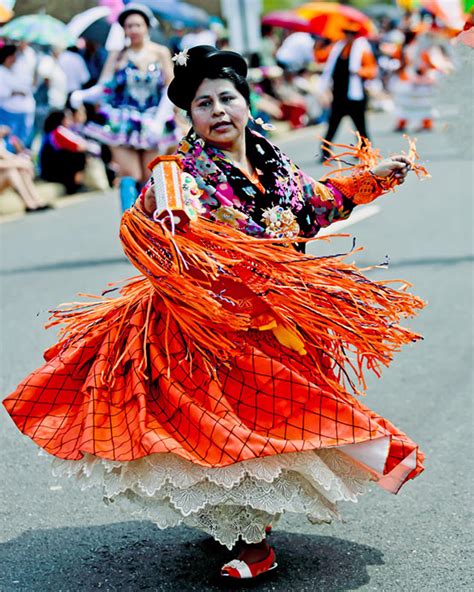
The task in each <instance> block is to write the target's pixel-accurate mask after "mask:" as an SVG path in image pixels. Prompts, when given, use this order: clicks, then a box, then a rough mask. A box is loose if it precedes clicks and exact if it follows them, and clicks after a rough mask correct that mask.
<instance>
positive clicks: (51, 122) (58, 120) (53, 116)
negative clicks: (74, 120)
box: [43, 109, 66, 134]
mask: <svg viewBox="0 0 474 592" xmlns="http://www.w3.org/2000/svg"><path fill="white" fill-rule="evenodd" d="M65 117H66V111H65V110H61V109H56V110H54V111H51V112H50V113H49V114H48V116H47V117H46V119H45V120H44V124H43V130H44V133H45V134H49V133H50V132H52V131H54V130H55V129H56V128H57V127H59V126H60V125H62V123H63V120H64V118H65Z"/></svg>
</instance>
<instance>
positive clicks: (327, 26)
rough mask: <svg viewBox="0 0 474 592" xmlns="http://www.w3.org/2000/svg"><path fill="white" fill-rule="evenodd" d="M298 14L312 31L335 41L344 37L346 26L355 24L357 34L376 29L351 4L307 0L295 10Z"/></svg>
mask: <svg viewBox="0 0 474 592" xmlns="http://www.w3.org/2000/svg"><path fill="white" fill-rule="evenodd" d="M295 12H296V14H297V15H298V16H301V17H302V18H304V19H307V20H308V21H309V30H310V31H311V32H312V33H315V34H317V35H321V36H322V37H327V38H328V39H331V40H332V41H337V40H339V39H342V38H343V37H344V32H343V30H344V29H345V28H346V27H351V28H353V27H354V25H355V26H357V29H358V31H357V32H358V34H359V35H363V36H365V37H368V36H370V35H374V34H375V33H376V32H377V29H376V27H375V25H374V23H373V22H372V21H371V20H370V19H369V17H368V16H367V15H366V14H364V13H362V12H360V10H357V9H355V8H352V7H351V6H345V5H343V4H336V3H328V2H308V3H307V4H303V5H302V6H300V7H299V8H297V9H296V10H295Z"/></svg>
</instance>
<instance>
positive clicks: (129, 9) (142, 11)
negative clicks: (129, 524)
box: [118, 2, 158, 28]
mask: <svg viewBox="0 0 474 592" xmlns="http://www.w3.org/2000/svg"><path fill="white" fill-rule="evenodd" d="M131 14H139V15H141V16H142V17H143V18H144V19H145V22H146V24H147V26H148V27H151V28H154V27H156V26H157V25H158V21H157V20H156V18H155V17H154V16H153V13H152V11H151V10H150V9H149V8H148V6H145V5H144V4H139V3H138V2H130V3H129V4H127V6H126V7H125V8H124V9H123V10H122V11H121V12H120V14H119V15H118V22H119V24H120V25H121V26H122V27H123V26H124V24H125V19H126V18H127V16H130V15H131Z"/></svg>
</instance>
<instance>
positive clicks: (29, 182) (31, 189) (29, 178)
mask: <svg viewBox="0 0 474 592" xmlns="http://www.w3.org/2000/svg"><path fill="white" fill-rule="evenodd" d="M21 178H22V181H23V183H24V185H25V187H26V190H27V191H28V193H29V195H30V196H31V197H32V198H33V200H34V201H35V202H36V204H37V206H36V207H38V205H39V206H40V207H41V206H44V205H45V203H44V201H43V200H42V199H41V198H40V196H39V195H38V192H37V191H36V187H35V184H34V182H33V173H32V172H31V173H30V174H26V175H22V176H21Z"/></svg>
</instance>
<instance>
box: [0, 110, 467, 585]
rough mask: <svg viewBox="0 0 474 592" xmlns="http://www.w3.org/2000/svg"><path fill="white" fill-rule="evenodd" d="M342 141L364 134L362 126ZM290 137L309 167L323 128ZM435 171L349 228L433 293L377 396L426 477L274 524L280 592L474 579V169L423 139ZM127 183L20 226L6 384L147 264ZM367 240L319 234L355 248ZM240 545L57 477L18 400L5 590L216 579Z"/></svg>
mask: <svg viewBox="0 0 474 592" xmlns="http://www.w3.org/2000/svg"><path fill="white" fill-rule="evenodd" d="M371 123H372V130H373V138H374V141H375V144H376V145H377V146H380V147H381V148H382V151H383V152H386V153H388V152H390V151H392V152H393V151H397V150H399V149H400V148H401V147H404V146H405V142H404V140H403V139H402V138H400V137H399V136H396V135H394V134H392V133H391V132H390V131H389V125H390V122H389V121H388V119H387V118H386V117H384V116H374V117H372V120H371ZM338 139H340V140H349V139H350V137H349V135H348V134H347V131H346V132H344V133H343V134H341V135H340V137H339V138H338ZM279 144H280V145H281V146H282V148H283V149H284V150H285V151H287V152H288V153H289V154H290V155H291V156H292V157H294V158H295V159H296V161H297V162H299V163H300V164H301V165H302V167H303V168H304V169H305V170H307V171H308V172H309V173H311V174H313V175H315V176H317V175H320V174H321V172H322V169H321V167H319V166H317V165H315V158H314V156H315V154H316V152H317V149H318V148H317V141H316V139H315V137H314V131H311V132H309V131H305V132H302V133H301V132H298V133H295V134H294V135H292V136H290V138H289V139H287V140H284V141H280V142H279ZM419 151H420V154H421V155H422V158H423V160H424V161H426V162H427V166H428V168H429V169H430V172H431V174H432V179H431V180H428V181H424V182H418V181H417V180H416V179H415V178H412V179H410V180H409V181H408V182H407V183H406V184H405V185H404V186H403V187H402V188H401V189H400V190H399V191H398V192H397V194H396V195H394V194H391V195H387V196H385V197H383V198H381V199H380V200H379V202H378V205H379V206H380V210H379V211H378V213H376V214H375V215H374V216H371V217H369V218H367V219H365V220H362V221H360V222H358V223H356V224H354V225H352V226H351V227H349V228H347V231H348V232H351V233H352V234H353V235H354V236H355V237H356V238H357V244H358V245H364V246H365V250H364V251H363V252H362V253H358V254H357V256H356V257H355V259H356V260H357V262H358V263H359V264H360V265H361V266H365V265H372V264H376V263H379V262H381V261H382V260H383V259H384V257H385V255H389V256H390V260H391V264H390V267H389V269H388V270H377V271H375V272H374V271H372V272H369V273H370V274H371V277H379V278H399V277H401V278H404V279H406V280H408V281H410V282H412V283H413V290H414V291H415V292H416V293H417V294H418V295H420V296H421V297H423V298H424V299H426V301H427V302H428V305H427V307H426V309H425V310H424V311H422V313H421V314H420V315H419V317H418V318H416V319H414V320H412V321H410V325H411V326H412V327H414V328H415V329H416V330H418V331H420V332H421V333H423V335H424V336H425V340H424V341H423V342H420V343H418V344H415V345H413V346H410V347H406V348H405V349H404V350H403V352H402V353H401V354H400V355H399V356H398V357H397V359H396V361H395V363H394V364H393V365H392V366H391V367H390V368H389V369H388V370H387V371H386V372H385V373H384V375H383V377H382V379H381V380H377V379H373V380H370V383H369V394H368V397H367V399H366V402H367V404H369V405H370V406H371V407H373V408H374V409H375V410H377V411H378V412H380V413H382V414H384V415H386V416H387V417H388V418H390V419H391V420H392V421H393V423H395V424H396V425H399V426H400V427H402V428H403V429H404V430H405V431H406V432H407V433H408V434H409V435H410V436H411V437H412V438H413V439H415V440H416V441H418V442H419V443H420V445H421V447H422V449H423V450H424V452H425V453H426V456H427V460H426V471H425V472H424V473H423V474H422V475H421V476H420V477H419V478H418V479H416V480H415V481H414V482H410V483H408V484H407V485H405V487H404V488H403V489H402V491H401V492H400V493H399V494H398V495H397V496H391V495H389V494H387V493H385V492H384V491H381V490H379V489H377V488H376V486H374V487H373V488H372V492H371V493H370V494H369V495H367V496H364V497H363V498H361V500H360V501H359V503H358V504H346V505H345V506H344V507H342V513H343V515H344V522H343V523H339V524H333V525H328V526H312V525H310V524H309V523H307V522H306V521H304V520H302V519H301V518H299V517H294V516H289V517H285V518H284V520H282V521H281V523H280V525H279V527H278V528H277V529H276V530H275V532H274V533H273V534H272V535H271V537H272V544H274V546H275V548H276V549H277V553H278V561H279V564H280V569H279V571H277V572H276V573H275V574H274V577H273V578H272V579H271V580H268V581H265V582H261V583H259V584H258V585H257V586H255V588H256V589H258V590H262V591H275V592H288V591H290V592H310V591H311V592H313V591H315V592H316V591H321V592H340V591H345V590H361V591H362V590H363V591H369V590H377V591H390V592H392V591H397V592H398V591H415V592H425V591H435V590H436V591H438V590H441V591H459V590H468V589H469V590H472V570H471V565H470V564H471V559H470V550H471V549H472V516H471V513H470V509H471V508H472V498H471V495H470V491H471V490H472V474H473V466H472V465H473V463H472V444H473V441H472V403H471V395H472V392H473V372H472V366H473V364H472V361H473V359H472V342H473V316H472V302H473V271H472V260H473V259H472V247H473V240H472V238H473V234H472V221H473V218H472V198H473V168H472V163H470V162H468V161H466V160H462V158H461V157H460V156H459V155H458V154H457V151H456V147H455V146H452V145H448V143H447V141H446V138H445V137H444V136H443V135H442V134H441V133H436V134H430V135H424V136H422V137H420V141H419ZM117 202H118V200H117V198H116V196H115V195H113V194H112V193H111V194H110V195H103V196H98V197H95V198H94V199H88V200H82V201H81V200H75V201H74V200H72V201H71V203H70V205H68V207H64V208H61V209H58V210H56V211H53V212H45V213H43V214H38V215H36V216H30V217H26V218H24V219H21V220H17V221H13V222H10V223H6V224H2V225H1V226H0V233H1V237H2V238H1V260H2V270H3V271H2V278H1V305H2V317H1V324H2V334H1V352H0V354H1V357H0V359H1V365H2V387H1V393H2V395H6V394H8V393H9V392H10V391H11V390H12V389H13V388H14V387H15V385H16V384H17V383H18V382H19V381H20V380H21V378H22V377H23V376H25V375H26V374H27V373H28V372H30V371H31V370H33V369H34V368H35V367H37V366H39V365H40V363H41V352H42V350H43V349H44V348H45V347H47V346H48V345H49V344H51V343H53V342H54V339H55V334H54V331H50V332H45V331H43V328H42V325H43V324H44V322H45V321H46V319H47V316H48V315H47V311H48V309H49V308H51V307H53V306H55V305H56V304H58V303H61V302H67V301H71V300H75V299H76V297H75V295H76V293H77V292H84V293H100V292H101V291H102V290H103V289H104V287H105V285H106V284H107V282H111V281H116V280H120V279H123V278H126V277H127V276H129V275H131V274H132V273H133V269H132V268H131V266H130V265H129V264H128V263H127V261H126V260H125V258H124V256H123V254H122V253H121V249H120V244H119V242H118V238H117V230H118V225H119V214H118V203H117ZM350 244H351V240H350V239H348V238H345V239H337V240H336V241H335V242H333V243H332V244H330V245H325V244H323V243H321V242H319V241H318V242H315V243H314V244H313V247H312V249H313V252H318V253H326V252H341V251H346V250H348V249H349V247H350ZM228 559H229V553H228V552H227V551H226V550H225V549H223V548H221V547H220V546H219V545H217V544H216V543H214V542H213V541H212V540H211V539H209V538H207V537H206V536H205V535H203V534H202V533H200V532H198V531H193V530H189V529H186V528H178V529H174V530H168V531H164V532H163V531H159V530H158V529H157V528H156V527H155V526H153V524H151V523H148V522H141V521H136V520H134V519H133V517H131V516H128V515H126V514H122V513H120V512H119V510H117V509H116V508H114V507H113V506H112V507H111V506H105V505H104V504H103V503H102V501H101V496H100V492H99V491H94V490H90V491H87V492H81V491H79V490H78V488H77V487H76V486H75V484H74V483H73V482H69V481H58V480H56V479H55V478H53V477H52V476H51V473H50V468H49V464H48V461H47V460H45V459H44V458H40V457H38V455H37V450H36V447H35V446H34V445H33V444H32V443H31V442H30V441H29V440H28V439H27V438H24V437H22V436H20V434H19V433H18V432H17V430H16V428H15V427H14V426H13V423H12V422H11V420H10V419H9V417H8V415H7V414H6V412H5V411H4V409H3V408H2V409H1V410H0V591H1V592H13V591H25V592H26V591H28V592H30V591H41V592H50V591H51V592H52V591H54V592H60V591H63V592H66V591H68V592H69V591H79V590H81V591H82V590H84V591H89V590H91V591H93V590H96V589H101V590H104V591H136V590H150V591H160V592H161V591H163V592H164V591H166V592H168V591H179V592H187V591H192V590H199V591H213V590H222V589H224V588H223V587H222V586H221V585H220V584H219V583H218V582H217V581H216V580H215V577H214V575H215V573H217V571H218V568H219V566H220V565H221V564H222V563H223V562H224V561H226V560H228ZM470 582H471V583H470Z"/></svg>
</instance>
